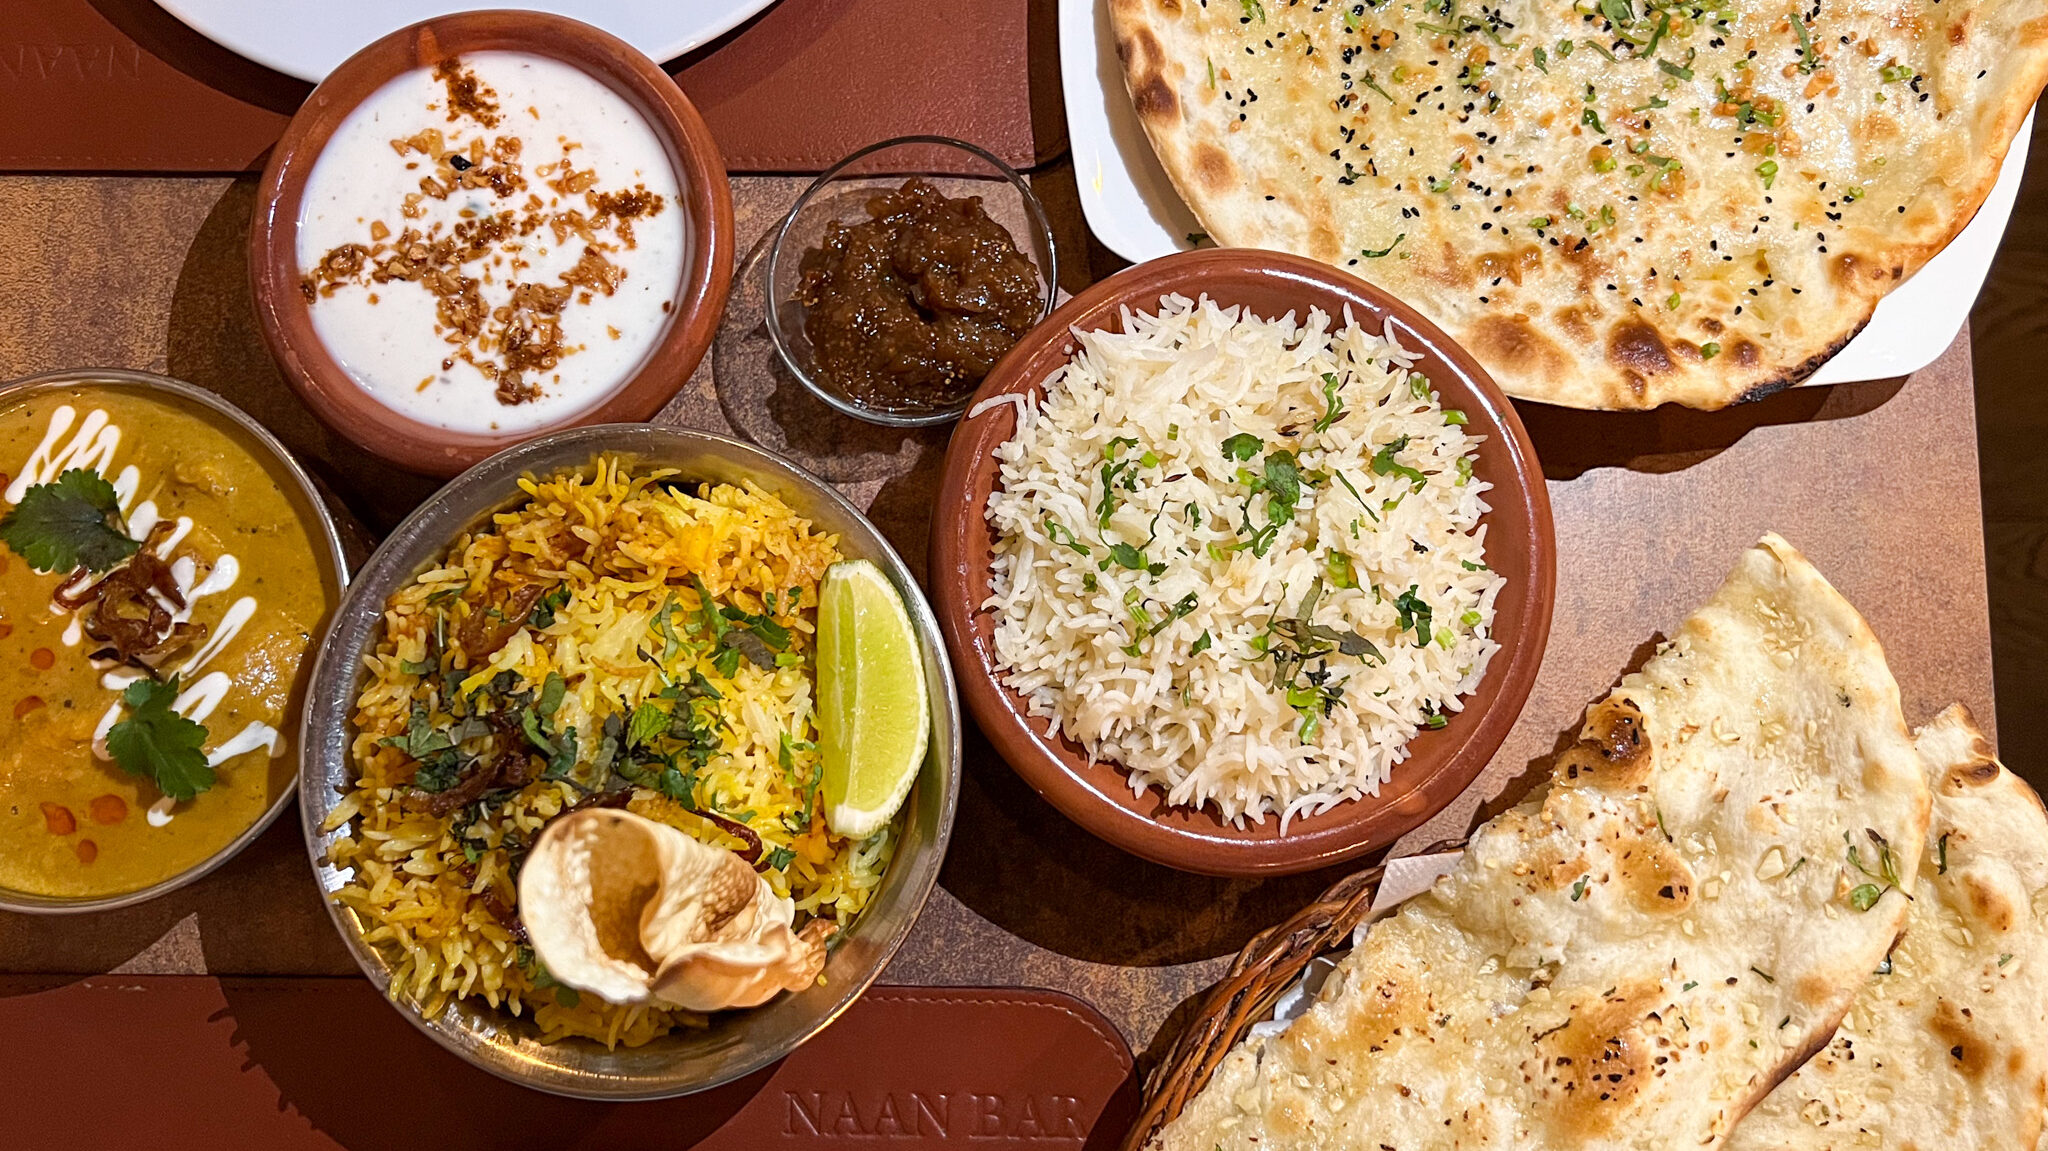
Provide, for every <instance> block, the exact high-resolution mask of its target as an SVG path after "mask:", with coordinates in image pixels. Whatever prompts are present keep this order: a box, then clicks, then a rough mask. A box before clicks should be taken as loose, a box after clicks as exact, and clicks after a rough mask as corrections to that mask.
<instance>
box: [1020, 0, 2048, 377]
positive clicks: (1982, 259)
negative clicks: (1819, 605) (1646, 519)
mask: <svg viewBox="0 0 2048 1151" xmlns="http://www.w3.org/2000/svg"><path fill="white" fill-rule="evenodd" d="M1060 73H1061V77H1062V83H1063V84H1064V86H1065V89H1066V92H1065V95H1066V102H1067V138H1068V140H1069V141H1070V142H1071V143H1072V145H1073V149H1074V173H1075V178H1076V179H1077V180H1078V182H1079V183H1080V185H1081V211H1082V214H1083V215H1085V216H1087V218H1088V227H1089V229H1090V230H1092V231H1093V232H1094V233H1095V236H1096V238H1097V239H1099V240H1101V241H1102V243H1103V245H1104V246H1105V247H1107V248H1109V250H1110V251H1112V252H1115V253H1116V254H1117V255H1119V256H1122V257H1123V258H1124V259H1126V260H1130V261H1133V262H1142V261H1145V260H1151V259H1156V258H1157V257H1160V256H1164V255H1166V254H1168V253H1170V252H1175V251H1178V250H1180V249H1182V248H1188V247H1192V246H1193V242H1192V241H1191V240H1190V239H1189V238H1188V237H1189V235H1190V234H1191V233H1198V232H1200V231H1201V230H1202V225H1201V224H1200V223H1199V222H1198V221H1196V219H1195V216H1194V213H1193V212H1190V211H1188V207H1187V205H1186V204H1184V203H1182V202H1181V199H1180V195H1179V194H1178V193H1176V192H1175V191H1174V190H1173V184H1172V182H1171V181H1169V180H1168V179H1167V178H1166V172H1165V171H1164V170H1163V169H1161V168H1160V166H1159V160H1158V158H1157V157H1156V156H1154V155H1153V154H1152V145H1151V143H1150V142H1149V141H1147V140H1146V139H1145V129H1144V127H1143V126H1142V125H1140V124H1139V123H1138V115H1137V113H1136V112H1135V111H1133V110H1132V108H1131V98H1130V95H1129V93H1128V91H1127V90H1126V89H1125V87H1124V77H1123V68H1122V66H1121V65H1120V64H1118V63H1117V59H1116V46H1115V42H1114V40H1113V39H1112V37H1111V36H1110V32H1109V4H1108V0H1060ZM2033 126H2034V117H2033V114H2032V113H2028V115H2027V120H2026V123H2024V124H2022V125H2020V130H2019V135H2018V136H2016V137H2015V138H2014V139H2013V142H2012V150H2011V151H2010V152H2009V153H2007V155H2006V159H2005V166H2004V169H2003V170H2001V171H2000V172H1999V174H1998V183H1997V184H1996V185H1994V186H1993V187H1992V189H1991V194H1990V195H1989V196H1987V197H1986V198H1985V200H1984V206H1983V207H1982V208H1981V209H1979V210H1978V212H1977V217H1976V219H1974V220H1971V221H1970V224H1969V226H1968V227H1966V228H1964V229H1963V231H1962V234H1961V235H1958V236H1957V237H1956V238H1955V240H1954V241H1952V242H1951V243H1950V244H1949V246H1948V247H1946V248H1944V249H1942V250H1941V252H1940V253H1938V254H1937V255H1936V256H1935V257H1934V258H1933V259H1932V260H1929V261H1927V265H1926V266H1925V267H1923V268H1921V269H1920V271H1919V273H1918V274H1916V275H1914V277H1913V278H1912V279H1910V280H1908V281H1906V282H1905V283H1903V284H1901V285H1899V287H1898V288H1897V289H1896V290H1894V291H1893V292H1892V293H1891V294H1890V295H1888V296H1886V297H1885V298H1884V299H1883V300H1881V301H1880V302H1879V303H1878V305H1877V312H1876V314H1875V315H1873V316H1872V317H1871V319H1870V326H1869V327H1867V328H1865V329H1864V330H1863V332H1862V333H1861V334H1860V335H1858V336H1857V337H1856V338H1855V339H1853V340H1850V341H1849V343H1848V346H1847V347H1844V348H1843V349H1842V350H1841V351H1840V352H1838V353H1836V355H1835V356H1834V358H1833V359H1830V360H1829V361H1828V362H1827V363H1825V364H1822V365H1821V368H1820V370H1819V371H1817V372H1815V373H1814V374H1813V375H1812V376H1809V377H1808V378H1807V379H1806V381H1805V382H1806V383H1809V384H1840V383H1847V382H1849V381H1851V380H1886V379H1891V378H1892V377H1894V376H1903V375H1907V374H1909V373H1911V372H1915V371H1918V370H1919V369H1921V368H1924V367H1926V366H1927V365H1928V364H1931V363H1933V362H1934V360H1935V358H1936V357H1938V356H1940V355H1941V353H1942V352H1944V351H1946V350H1948V346H1949V345H1950V344H1951V343H1953V342H1955V338H1956V333H1957V332H1960V331H1962V328H1963V322H1964V321H1965V320H1967V319H1969V318H1970V305H1971V304H1972V303H1973V302H1975V300H1976V299H1977V290H1978V289H1979V288H1982V287H1983V286H1984V276H1985V274H1986V273H1988V272H1990V270H1991V257H1992V256H1993V255H1994V254H1996V252H1997V251H1998V241H1999V239H2000V238H2001V237H2003V236H2004V235H2005V225H2006V221H2007V220H2009V219H2011V217H2012V204H2013V198H2014V197H2015V196H2017V195H2018V194H2019V189H2020V175H2021V173H2023V172H2025V171H2026V167H2027V141H2028V139H2029V138H2030V136H2031V135H2032V133H2033Z"/></svg>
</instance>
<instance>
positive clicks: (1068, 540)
mask: <svg viewBox="0 0 2048 1151" xmlns="http://www.w3.org/2000/svg"><path fill="white" fill-rule="evenodd" d="M1045 535H1046V538H1047V539H1049V540H1051V541H1052V542H1053V543H1054V544H1056V545H1058V546H1059V547H1063V548H1070V549H1072V550H1073V551H1074V552H1075V553H1076V554H1077V555H1084V556H1085V555H1092V554H1094V553H1093V552H1092V551H1091V550H1090V549H1089V547H1088V545H1087V544H1084V543H1082V542H1081V541H1080V540H1078V539H1076V538H1074V533H1073V532H1072V531H1070V530H1068V528H1067V527H1066V525H1065V524H1062V523H1060V522H1059V521H1058V520H1056V519H1054V518H1052V517H1051V516H1050V515H1048V516H1046V517H1045ZM1063 536H1064V537H1065V538H1064V539H1062V538H1061V537H1063Z"/></svg>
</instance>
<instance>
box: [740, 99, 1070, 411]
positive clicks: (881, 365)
mask: <svg viewBox="0 0 2048 1151" xmlns="http://www.w3.org/2000/svg"><path fill="white" fill-rule="evenodd" d="M1058 283H1059V264H1058V258H1057V256H1056V254H1055V252H1054V250H1053V237H1052V226H1051V224H1050V223H1049V222H1047V220H1046V215H1045V208H1044V206H1043V205H1042V204H1040V203H1039V201H1038V197H1037V196H1036V195H1034V194H1033V193H1032V191H1031V187H1030V185H1029V184H1028V183H1027V182H1026V181H1025V179H1024V177H1022V176H1020V175H1018V174H1017V172H1016V170H1015V169H1013V168H1011V167H1010V166H1009V165H1008V164H1005V163H1003V162H1002V161H1001V160H1000V159H998V158H996V157H995V156H994V155H992V154H990V153H989V152H988V151H987V150H986V149H983V148H979V147H976V146H975V145H973V144H969V143H967V142H965V141H963V140H955V139H951V138H949V137H945V136H901V137H897V138H895V139H892V140H883V141H881V142H880V143H877V144H870V145H868V146H867V147H865V148H862V149H861V150H860V151H858V152H855V153H853V154H852V155H850V156H848V157H846V158H845V159H844V160H841V161H839V162H838V163H837V164H834V165H833V166H832V167H831V168H830V169H828V170H827V171H826V172H825V173H824V175H821V176H819V177H818V178H817V180H815V181H813V182H812V184H811V186H810V187H809V188H807V189H805V190H804V194H803V196H802V197H801V198H799V199H798V200H797V202H796V205H795V206H794V207H792V208H791V209H790V210H789V214H788V215H787V216H785V217H783V220H782V223H781V225H780V226H779V227H778V228H777V229H776V233H775V239H774V242H773V246H772V247H770V249H769V252H768V284H767V288H768V291H767V320H768V335H769V338H770V339H771V340H772V341H773V342H774V344H775V350H776V353H777V354H778V355H779V356H780V357H781V359H782V362H783V364H784V366H786V367H787V368H788V369H789V372H790V374H791V375H793V376H795V377H796V378H797V380H798V381H799V382H801V383H802V384H803V385H804V387H806V388H808V389H809V390H810V391H811V392H812V394H814V395H816V396H817V397H818V398H819V399H820V400H823V401H824V402H825V403H827V404H829V405H831V406H832V407H833V408H835V409H837V410H839V411H841V412H844V413H846V414H847V415H850V416H853V417H855V418H857V419H861V420H866V421H868V422H870V423H876V424H886V425H890V426H894V427H920V426H925V425H931V424H943V423H946V422H948V421H951V420H955V419H958V418H959V417H960V414H961V413H962V412H964V411H966V409H967V404H968V402H969V400H971V399H972V398H973V396H974V392H975V389H976V388H978V387H980V386H981V381H982V379H983V378H984V377H985V376H987V375H988V373H989V371H990V370H991V369H992V368H994V367H995V365H996V362H997V361H998V360H1000V359H1002V357H1003V355H1004V354H1006V353H1007V352H1008V351H1009V350H1010V348H1011V347H1012V346H1013V345H1015V344H1016V343H1017V341H1018V340H1019V339H1021V338H1022V337H1023V336H1024V334H1025V333H1026V332H1028V331H1029V330H1031V329H1032V328H1034V327H1036V326H1037V325H1038V324H1039V323H1040V322H1042V321H1043V320H1044V319H1045V318H1046V317H1047V316H1049V315H1051V314H1052V308H1053V302H1054V300H1053V297H1054V294H1055V292H1056V291H1057V286H1058Z"/></svg>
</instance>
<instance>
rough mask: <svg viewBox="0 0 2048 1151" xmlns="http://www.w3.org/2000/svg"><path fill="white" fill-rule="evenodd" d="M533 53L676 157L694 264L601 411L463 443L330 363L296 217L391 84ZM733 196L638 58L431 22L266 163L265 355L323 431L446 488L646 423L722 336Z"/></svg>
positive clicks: (562, 40) (345, 68) (382, 43)
mask: <svg viewBox="0 0 2048 1151" xmlns="http://www.w3.org/2000/svg"><path fill="white" fill-rule="evenodd" d="M493 51H498V52H525V53H530V54H532V55H537V56H546V57H549V58H551V59H555V60H559V61H562V62H564V63H566V64H569V65H571V66H573V67H576V68H578V69H580V70H582V71H583V72H585V73H586V74H588V75H590V76H592V77H594V78H595V79H597V80H598V81H600V82H601V83H604V84H605V85H607V86H608V87H610V88H611V89H612V90H613V91H614V92H617V93H618V94H619V95H620V96H622V97H623V98H624V99H625V100H626V102H627V103H629V104H631V105H632V106H633V108H634V109H635V110H636V111H638V112H639V113H640V115H641V116H642V117H643V118H645V119H646V121H647V123H648V124H649V126H650V127H652V128H653V130H654V134H655V136H656V137H657V138H659V139H660V140H661V141H662V144H663V145H664V147H665V148H666V149H667V151H668V159H669V162H670V164H671V165H673V166H674V169H675V174H676V184H677V187H678V189H679V191H680V192H681V194H682V197H683V199H684V201H685V205H684V206H685V208H686V209H687V211H688V212H689V214H690V219H689V226H688V227H687V229H686V230H685V236H686V237H687V239H688V242H689V252H688V257H687V259H686V261H685V265H684V267H683V269H682V274H681V277H680V279H679V281H678V285H677V292H676V298H675V304H674V307H673V308H672V309H671V310H670V312H669V314H668V316H667V317H666V318H665V320H664V324H665V330H664V331H663V333H662V335H661V338H660V339H659V340H658V341H657V342H656V343H655V345H654V347H653V348H652V349H650V350H649V352H648V353H647V356H646V358H645V359H643V360H642V361H641V362H640V366H639V367H638V368H636V369H634V371H633V373H632V374H631V375H630V376H628V377H627V378H626V380H625V382H624V383H623V384H620V385H618V386H617V387H616V388H615V389H614V390H613V391H612V393H611V395H610V396H608V397H607V398H606V399H605V400H604V401H603V402H601V403H598V404H596V405H594V406H592V407H590V408H587V409H585V410H583V411H582V412H579V413H577V414H576V415H574V416H571V417H569V418H568V419H565V420H563V421H560V422H558V423H555V424H550V425H547V426H544V427H539V428H531V429H527V430H523V431H518V432H501V433H494V434H484V433H478V432H460V431H454V430H451V429H448V428H439V427H435V426H434V425H432V424H429V423H425V422H423V421H420V420H415V419H412V418H410V417H408V416H404V415H401V414H400V413H398V412H396V411H394V410H392V409H391V408H389V407H386V406H385V405H384V404H382V403H380V402H379V401H378V400H377V399H376V398H375V397H374V396H372V395H371V394H370V393H369V391H367V390H366V389H365V388H363V386H362V385H360V384H358V383H357V382H356V381H355V380H354V378H352V377H351V376H350V375H349V374H348V372H347V371H346V370H344V369H343V368H342V366H341V364H340V363H339V362H337V361H336V360H335V358H334V356H333V355H332V354H331V353H330V352H329V351H328V350H327V347H326V345H325V344H323V343H322V342H321V340H320V338H319V335H318V333H317V332H316V331H315V330H314V328H313V317H312V313H311V312H310V310H309V309H308V308H307V306H306V301H305V298H304V297H303V296H302V295H301V294H300V291H299V281H300V277H301V274H302V273H301V271H300V267H299V259H298V236H299V211H300V206H301V202H302V201H303V199H304V197H305V191H306V183H307V181H308V179H309V178H310V177H311V175H312V171H313V167H314V165H315V163H316V162H317V161H318V160H319V158H320V153H321V151H322V150H323V149H324V148H325V147H326V145H327V142H328V140H329V139H330V138H331V137H332V136H333V134H334V131H335V129H336V128H338V127H340V125H341V123H342V121H344V120H345V119H347V118H348V115H349V113H351V112H353V111H354V110H355V109H356V107H357V106H358V105H360V104H361V103H362V102H363V101H364V100H366V99H368V98H369V97H370V96H371V95H372V94H373V93H375V92H376V91H377V90H378V89H379V88H381V87H383V86H384V84H385V83H386V82H387V81H389V80H391V79H392V78H394V77H396V76H399V75H402V74H403V73H406V72H410V71H412V70H414V69H416V68H422V67H432V66H433V65H435V64H437V63H439V62H441V61H442V60H445V59H447V58H449V57H451V56H460V55H466V54H471V53H476V52H493ZM732 229H733V208H732V187H731V185H730V184H729V183H728V182H727V180H726V174H725V161H724V159H723V157H722V156H721V155H720V153H719V150H718V144H717V141H715V140H713V139H712V138H711V130H710V129H709V128H707V127H705V125H704V120H703V118H702V117H701V116H699V115H698V114H697V109H696V107H695V106H694V105H692V104H691V103H690V100H689V97H687V96H685V95H683V90H682V89H681V88H679V87H677V86H676V83H675V82H674V81H673V80H671V79H669V76H668V74H667V73H666V72H663V71H662V70H661V68H660V67H659V66H658V65H656V64H655V63H654V61H652V60H649V59H648V58H647V57H646V56H643V55H641V54H640V53H639V52H638V51H636V50H635V49H634V48H633V47H632V46H631V45H629V44H627V43H626V42H625V41H623V40H620V39H618V38H617V37H615V36H612V35H610V34H608V33H606V32H603V31H600V30H599V29H596V28H593V27H591V26H590V25H588V24H584V23H582V22H580V21H576V20H571V19H569V18H567V17H564V16H554V15H549V14H546V13H540V12H516V11H503V10H494V11H482V12H463V13H459V14H456V15H452V16H439V17H435V18H434V19H431V20H422V21H420V22H419V23H417V24H414V25H412V26H410V27H407V28H401V29H399V30H398V31H396V32H393V33H391V34H390V35H388V36H386V37H384V38H383V39H381V40H378V41H376V42H375V43H373V44H371V45H370V46H369V47H367V48H364V49H363V50H362V51H360V52H357V53H356V54H355V55H353V56H351V57H349V58H348V59H347V60H346V61H344V62H343V63H342V64H341V66H340V67H338V68H336V69H335V70H334V71H333V72H331V73H329V74H328V76H327V79H325V80H323V81H322V82H321V83H320V86H319V87H317V88H315V89H313V94H312V95H311V96H309V97H307V98H306V103H305V104H304V106H302V107H301V108H300V109H299V111H298V113H297V114H296V115H294V116H293V117H292V121H291V123H290V124H289V125H287V126H286V128H285V132H284V137H283V138H282V139H281V140H279V141H278V143H277V147H276V148H275V149H274V150H273V151H272V152H271V155H270V162H269V163H268V164H266V165H265V166H264V169H263V179H262V182H261V183H260V184H259V185H258V186H257V202H256V213H255V219H254V221H253V222H252V223H251V225H250V237H249V282H250V285H251V288H252V289H253V291H254V294H255V299H256V313H257V319H258V320H259V321H260V323H261V325H262V328H263V338H264V342H265V343H267V344H268V345H269V346H270V352H271V355H272V356H273V357H274V358H275V359H276V361H277V365H278V368H279V370H281V371H282V372H283V373H284V377H285V379H286V380H287V381H288V382H289V383H290V384H291V385H292V387H293V389H294V390H296V391H297V392H298V393H299V395H300V396H301V397H302V398H303V399H304V400H305V401H306V403H307V405H308V406H310V407H311V408H312V409H313V411H314V412H315V413H317V414H318V415H319V416H320V418H321V419H322V420H324V421H326V422H327V423H328V424H329V425H331V426H332V427H334V428H335V429H336V430H338V431H340V432H341V433H342V434H343V435H345V436H347V437H348V438H349V439H350V440H352V441H354V442H355V443H356V444H357V445H358V446H359V447H362V448H364V449H366V450H368V451H370V452H373V453H375V454H376V455H378V456H380V457H382V458H384V459H385V460H388V461H390V462H391V463H394V464H397V465H398V466H400V467H403V468H406V469H408V470H411V471H416V472H421V473H425V474H428V475H441V476H448V475H454V474H455V473H456V472H459V471H461V470H462V469H464V468H466V467H468V466H470V465H471V464H474V463H476V462H478V461H479V460H482V459H483V458H485V457H486V456H489V455H492V454H494V453H496V452H498V451H500V450H502V449H504V448H508V447H511V446H512V445H514V444H517V443H521V442H523V441H525V440H529V439H532V438H533V437H534V436H537V435H542V434H545V433H547V432H551V431H558V430H560V429H562V428H567V427H577V426H582V425H589V424H605V423H620V422H628V421H637V420H645V419H648V418H649V417H651V416H653V415H654V414H655V413H656V412H658V411H660V410H661V408H662V406H663V405H664V404H666V403H668V401H669V400H670V399H672V398H673V397H674V396H675V394H676V393H677V392H678V391H680V390H682V386H683V384H684V383H686V382H687V381H688V380H689V378H690V373H691V372H693V371H695V370H696V368H697V364H698V362H699V361H701V360H702V359H703V358H704V353H705V352H706V351H707V350H709V348H710V347H711V341H712V338H713V337H714V336H716V335H717V333H718V321H719V317H720V314H721V313H722V312H723V311H724V310H725V299H726V295H727V293H728V291H729V290H730V289H731V286H732V256H733V232H732Z"/></svg>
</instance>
